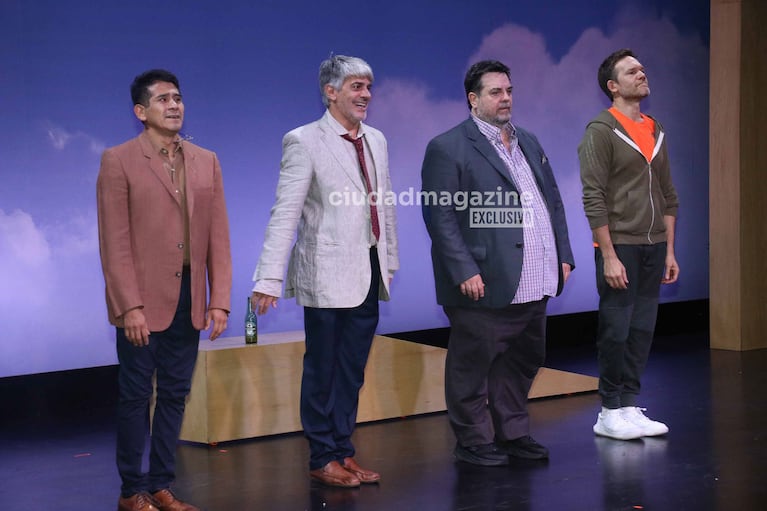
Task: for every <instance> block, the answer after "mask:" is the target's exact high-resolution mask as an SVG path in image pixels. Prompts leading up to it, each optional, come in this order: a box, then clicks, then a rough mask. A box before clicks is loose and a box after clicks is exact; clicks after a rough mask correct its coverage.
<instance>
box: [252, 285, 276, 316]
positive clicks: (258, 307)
mask: <svg viewBox="0 0 767 511" xmlns="http://www.w3.org/2000/svg"><path fill="white" fill-rule="evenodd" d="M250 304H251V306H252V307H253V310H255V311H256V314H258V315H259V316H260V315H262V314H266V313H267V311H268V310H269V307H271V308H272V309H276V308H277V297H276V296H272V295H265V294H264V293H259V292H258V291H253V296H251V297H250Z"/></svg>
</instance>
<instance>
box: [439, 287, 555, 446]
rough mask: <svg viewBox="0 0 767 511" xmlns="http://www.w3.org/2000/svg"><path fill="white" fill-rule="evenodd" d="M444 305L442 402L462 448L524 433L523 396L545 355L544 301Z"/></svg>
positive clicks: (527, 422)
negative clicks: (445, 341)
mask: <svg viewBox="0 0 767 511" xmlns="http://www.w3.org/2000/svg"><path fill="white" fill-rule="evenodd" d="M547 300H548V298H544V299H543V300H540V301H537V302H530V303H521V304H513V305H508V306H506V307H504V308H502V309H486V308H469V307H445V314H447V317H448V319H449V320H450V338H449V339H448V346H447V359H446V360H445V401H446V402H447V414H448V418H449V419H450V425H451V427H452V428H453V431H454V433H455V436H456V438H457V439H458V443H460V444H461V445H463V446H465V447H470V446H473V445H481V444H488V443H491V442H493V441H494V440H501V441H503V440H514V439H515V438H519V437H521V436H524V435H527V434H528V433H529V431H530V419H529V416H528V413H527V396H528V393H529V392H530V387H531V386H532V384H533V380H534V379H535V376H536V374H538V369H540V367H541V366H542V365H543V362H544V360H545V358H546V303H547Z"/></svg>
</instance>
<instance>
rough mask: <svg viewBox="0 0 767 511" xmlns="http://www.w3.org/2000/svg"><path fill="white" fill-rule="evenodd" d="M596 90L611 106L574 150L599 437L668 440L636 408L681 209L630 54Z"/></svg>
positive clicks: (616, 60)
mask: <svg viewBox="0 0 767 511" xmlns="http://www.w3.org/2000/svg"><path fill="white" fill-rule="evenodd" d="M598 80H599V85H600V87H601V88H602V90H603V91H604V92H605V94H607V97H608V98H610V101H612V107H611V108H610V109H608V110H604V111H602V112H601V113H600V114H599V115H598V116H597V117H596V118H594V119H593V120H592V121H591V122H589V124H588V125H587V127H586V132H585V134H584V136H583V139H582V140H581V143H580V145H579V146H578V157H579V160H580V167H581V182H582V185H583V207H584V210H585V212H586V217H587V218H588V221H589V226H590V227H591V230H592V232H593V236H594V246H595V262H596V280H597V290H598V292H599V326H598V330H597V351H598V360H599V393H600V396H601V398H602V410H601V412H600V413H599V415H598V417H597V422H596V424H595V425H594V428H593V429H594V433H596V434H597V435H600V436H606V437H610V438H615V439H619V440H630V439H634V438H640V437H643V436H656V435H663V434H666V433H667V432H668V427H667V426H666V425H665V424H663V423H662V422H658V421H654V420H651V419H649V418H648V417H646V416H645V415H644V413H642V412H643V410H644V409H643V408H639V407H637V401H638V396H639V391H640V379H641V376H642V372H643V370H644V367H645V364H646V363H647V358H648V355H649V353H650V346H651V345H652V339H653V332H654V330H655V320H656V316H657V311H658V296H659V294H660V284H661V283H664V284H669V283H672V282H675V281H676V280H677V278H678V277H679V266H678V264H677V262H676V258H675V257H674V227H675V222H676V213H677V208H678V206H679V201H678V199H677V195H676V191H675V190H674V185H673V184H672V182H671V172H670V169H669V161H668V151H667V148H666V140H665V134H664V132H663V128H662V126H661V125H660V123H659V122H657V121H656V120H655V119H654V118H652V117H650V116H647V115H644V114H642V113H641V111H640V102H641V101H642V100H643V99H644V98H646V97H647V96H649V95H650V87H649V85H648V82H647V76H646V75H645V71H644V67H643V66H642V64H640V62H639V61H638V60H637V58H636V56H635V55H634V54H633V52H632V51H631V50H628V49H623V50H618V51H616V52H614V53H613V54H611V55H610V56H609V57H607V58H606V59H605V61H604V62H603V63H602V65H601V66H600V68H599V72H598Z"/></svg>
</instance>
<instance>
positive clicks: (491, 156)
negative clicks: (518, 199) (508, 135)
mask: <svg viewBox="0 0 767 511" xmlns="http://www.w3.org/2000/svg"><path fill="white" fill-rule="evenodd" d="M464 127H465V128H466V129H465V131H466V136H467V137H468V138H469V140H471V143H472V144H473V145H474V148H475V149H476V150H477V151H479V153H480V154H481V155H482V156H483V157H484V158H485V159H486V160H487V161H488V163H490V165H491V166H492V167H493V168H494V169H495V170H496V171H497V172H498V173H499V174H500V175H501V176H502V177H503V178H504V179H505V180H506V181H508V182H509V184H511V186H512V187H513V186H514V181H513V180H512V179H511V175H509V171H508V169H507V168H506V165H505V164H504V163H503V160H501V157H500V156H498V153H496V152H495V149H494V148H493V146H492V145H490V142H489V141H488V140H487V138H485V136H484V135H483V134H482V132H481V131H479V128H477V125H476V124H474V121H473V120H471V119H467V120H466V121H464Z"/></svg>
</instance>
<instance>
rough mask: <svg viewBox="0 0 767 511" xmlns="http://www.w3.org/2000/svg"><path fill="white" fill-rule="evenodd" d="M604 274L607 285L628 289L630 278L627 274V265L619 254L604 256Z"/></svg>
mask: <svg viewBox="0 0 767 511" xmlns="http://www.w3.org/2000/svg"><path fill="white" fill-rule="evenodd" d="M602 260H603V261H604V264H603V265H604V274H605V280H606V281H607V285H608V286H610V287H611V288H613V289H628V287H629V279H628V276H627V275H626V267H625V266H623V263H622V262H621V260H620V259H618V256H613V257H603V258H602Z"/></svg>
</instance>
